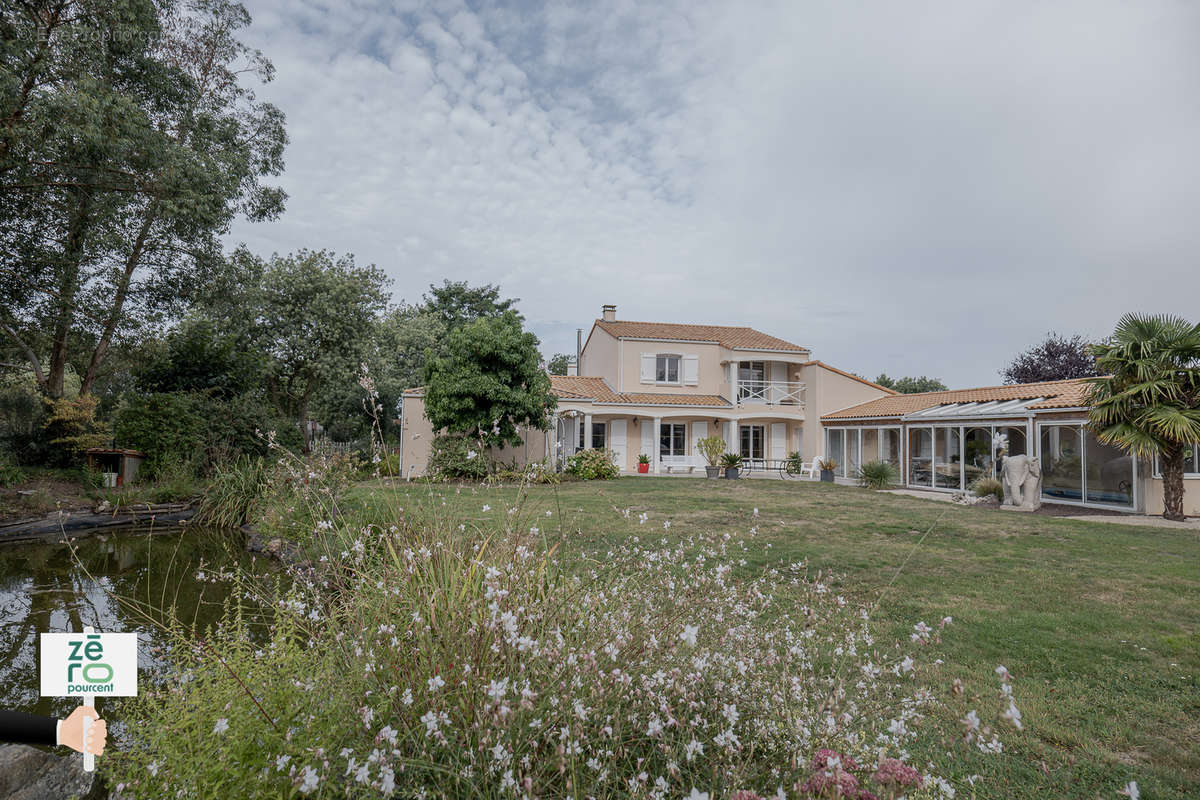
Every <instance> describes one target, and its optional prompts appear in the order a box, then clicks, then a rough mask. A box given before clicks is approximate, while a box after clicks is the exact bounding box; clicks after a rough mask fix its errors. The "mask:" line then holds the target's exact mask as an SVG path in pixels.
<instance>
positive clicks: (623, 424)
mask: <svg viewBox="0 0 1200 800" xmlns="http://www.w3.org/2000/svg"><path fill="white" fill-rule="evenodd" d="M709 436H720V437H721V439H722V440H723V441H724V442H725V451H726V452H733V453H739V454H741V455H742V457H743V458H744V459H746V460H747V461H748V462H749V463H750V464H751V465H752V466H754V467H757V468H758V469H759V470H762V469H763V468H764V467H765V466H766V464H767V463H768V462H769V461H771V460H782V459H785V458H787V457H788V454H789V453H791V452H795V451H798V450H799V449H800V443H801V441H802V437H803V421H802V420H797V419H794V418H788V417H781V416H779V415H777V414H776V415H772V414H769V413H767V414H760V415H744V414H738V413H735V412H734V411H733V410H732V409H705V410H703V411H701V410H700V409H697V408H694V407H693V408H686V407H674V408H667V407H662V408H653V409H647V408H609V407H604V406H603V405H602V404H594V405H593V404H588V405H583V406H582V407H569V406H567V407H561V408H560V412H559V414H558V416H557V420H556V424H555V445H554V451H555V460H556V464H557V465H559V466H560V468H562V467H565V465H566V462H567V460H568V459H569V458H570V457H571V456H572V455H574V454H575V453H576V452H578V451H579V450H583V449H597V450H598V449H604V450H608V451H609V452H611V453H612V457H613V461H614V463H615V464H616V465H617V467H618V469H620V470H621V472H622V473H627V474H638V457H639V456H641V455H645V456H647V457H648V458H649V461H650V463H649V468H648V469H647V474H651V475H662V474H674V473H684V474H700V475H703V474H704V467H705V466H706V465H707V462H706V461H705V459H704V456H703V455H701V454H700V450H699V447H698V442H699V441H700V440H701V439H704V438H706V437H709Z"/></svg>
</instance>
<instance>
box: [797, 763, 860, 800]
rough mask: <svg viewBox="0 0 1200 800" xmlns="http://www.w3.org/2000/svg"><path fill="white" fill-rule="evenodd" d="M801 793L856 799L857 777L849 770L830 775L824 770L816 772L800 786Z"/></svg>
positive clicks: (857, 794) (857, 791)
mask: <svg viewBox="0 0 1200 800" xmlns="http://www.w3.org/2000/svg"><path fill="white" fill-rule="evenodd" d="M800 791H801V793H803V794H804V795H805V796H812V797H839V798H842V797H844V798H850V799H851V800H858V798H859V797H860V794H859V788H858V778H856V777H854V776H853V775H851V774H850V773H849V772H840V771H839V772H838V773H837V774H836V775H830V774H828V773H826V772H825V771H824V770H821V771H819V772H816V773H814V774H813V776H812V777H811V778H809V779H808V780H807V781H805V782H804V785H803V786H801V787H800Z"/></svg>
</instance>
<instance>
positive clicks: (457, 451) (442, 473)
mask: <svg viewBox="0 0 1200 800" xmlns="http://www.w3.org/2000/svg"><path fill="white" fill-rule="evenodd" d="M426 471H427V472H428V473H429V475H430V476H431V477H434V478H440V479H442V480H464V479H465V480H476V481H480V480H483V479H484V478H486V477H487V474H488V472H489V469H488V456H487V452H486V451H485V450H484V448H483V447H482V446H481V445H480V444H479V441H478V440H477V439H473V438H471V437H469V436H465V435H463V434H460V433H442V434H438V435H437V436H435V437H434V439H433V445H432V447H431V448H430V452H429V466H428V468H427V470H426Z"/></svg>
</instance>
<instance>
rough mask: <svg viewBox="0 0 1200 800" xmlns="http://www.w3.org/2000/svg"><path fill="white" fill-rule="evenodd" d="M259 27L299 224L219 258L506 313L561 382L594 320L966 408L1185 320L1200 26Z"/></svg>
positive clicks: (274, 6)
mask: <svg viewBox="0 0 1200 800" xmlns="http://www.w3.org/2000/svg"><path fill="white" fill-rule="evenodd" d="M248 7H249V9H250V11H251V13H252V14H253V16H254V19H255V23H254V26H253V27H252V29H251V31H250V33H249V38H250V40H251V42H252V44H254V45H255V46H257V47H260V48H262V49H263V50H264V51H265V52H266V53H267V55H268V56H269V57H270V58H271V59H272V60H273V61H274V62H275V65H276V67H277V70H278V72H277V78H276V80H275V81H274V82H273V83H272V84H270V85H269V86H267V87H265V88H263V89H262V90H261V91H260V94H261V95H262V96H263V97H265V98H267V99H270V100H272V101H273V102H276V103H277V104H278V105H280V106H281V107H282V108H283V110H284V111H285V112H286V113H287V116H288V123H289V132H290V135H291V139H292V144H291V145H290V147H289V150H288V156H287V158H288V169H287V173H286V175H285V176H284V178H283V183H284V185H285V188H286V189H287V190H288V192H289V193H290V195H291V200H290V204H289V208H288V211H287V213H286V214H285V216H284V217H283V218H282V219H281V220H280V221H278V222H275V223H271V224H269V225H255V226H247V225H243V226H239V227H238V228H236V229H235V230H234V231H233V235H232V239H233V240H240V241H246V242H247V243H248V244H249V245H250V246H251V247H253V248H255V249H256V250H259V251H261V252H271V251H287V250H293V249H295V248H298V247H326V248H332V249H335V250H338V251H351V252H354V253H355V254H356V256H357V257H358V258H359V259H360V260H362V261H364V262H365V261H372V262H375V263H377V264H379V265H380V266H381V267H383V268H384V269H385V270H387V271H388V273H389V274H390V275H391V276H392V277H393V278H394V279H395V286H394V290H395V294H396V295H397V297H404V298H407V299H410V300H415V299H416V298H417V297H418V296H419V295H420V294H421V292H422V291H423V290H424V288H425V286H426V285H427V284H428V283H430V282H431V281H440V280H441V279H442V278H443V277H448V278H453V279H466V280H469V281H472V282H483V281H488V282H493V283H499V284H501V286H502V287H503V289H504V290H505V292H506V293H507V294H508V295H510V296H518V297H520V298H522V300H521V304H520V307H521V310H522V311H523V312H524V313H525V315H526V316H527V318H528V319H529V321H530V324H531V326H532V327H533V329H534V330H535V331H536V332H537V333H538V334H539V335H540V336H541V337H542V339H543V344H544V349H545V350H546V351H547V352H553V351H556V350H562V351H569V350H572V349H573V347H574V334H573V332H574V328H575V327H576V326H577V325H585V326H586V324H587V323H588V321H589V320H590V319H592V318H593V317H594V316H596V314H597V313H598V311H599V306H600V304H601V303H606V302H612V303H617V304H618V306H619V314H620V316H621V317H623V318H627V319H656V320H668V321H704V322H717V323H729V324H752V325H755V326H757V327H761V328H763V329H765V330H767V331H769V332H771V333H774V334H777V335H780V336H783V337H785V338H789V339H792V340H794V341H798V342H800V343H802V344H805V345H808V346H811V347H812V348H813V349H814V351H815V352H816V353H817V355H819V356H820V357H821V358H824V359H826V360H829V361H832V362H834V363H836V364H838V365H839V366H843V367H845V368H847V369H851V370H854V371H857V372H860V373H862V374H866V375H868V376H872V377H873V376H874V375H875V374H877V373H878V372H880V371H883V370H886V371H888V372H889V373H892V374H905V373H929V374H936V375H940V376H941V377H943V378H944V379H946V380H947V381H948V382H950V383H951V384H956V385H969V384H978V383H987V382H993V381H995V380H996V371H997V370H998V369H999V368H1000V367H1001V366H1002V365H1003V363H1004V362H1005V361H1006V360H1007V358H1008V357H1010V356H1011V355H1012V354H1013V353H1014V352H1015V351H1016V350H1018V349H1021V348H1023V347H1025V346H1027V345H1029V344H1031V343H1032V342H1034V341H1035V340H1037V339H1038V338H1039V337H1040V335H1041V334H1042V333H1044V332H1045V331H1046V330H1049V329H1051V328H1055V329H1058V330H1064V331H1080V332H1084V333H1087V334H1091V335H1101V334H1103V333H1105V332H1106V331H1107V330H1108V329H1109V328H1110V327H1111V325H1112V323H1113V322H1114V321H1115V318H1116V317H1117V316H1118V315H1119V314H1120V313H1122V312H1123V311H1126V310H1130V309H1143V310H1161V311H1174V312H1178V313H1184V314H1186V315H1190V316H1191V317H1192V318H1197V317H1200V308H1198V307H1197V306H1198V304H1197V302H1196V300H1195V298H1196V297H1197V296H1200V277H1198V276H1200V270H1198V269H1197V268H1196V264H1195V263H1194V254H1195V253H1196V252H1197V245H1200V226H1196V225H1195V224H1194V222H1193V220H1192V217H1193V215H1194V209H1195V208H1197V207H1198V206H1200V204H1198V202H1197V201H1198V200H1200V196H1198V194H1200V188H1198V187H1200V160H1198V158H1197V155H1196V148H1195V146H1194V144H1195V142H1196V141H1200V110H1198V109H1200V104H1198V103H1197V97H1200V69H1197V67H1200V64H1198V63H1197V62H1198V61H1200V46H1198V45H1200V41H1197V38H1198V32H1200V26H1198V25H1197V22H1200V19H1198V17H1200V6H1194V5H1192V4H1182V3H1174V2H1152V1H1151V2H1141V3H1136V4H1134V3H1126V2H1117V1H1115V0H1114V2H1075V3H1070V2H1067V3H1058V4H1053V5H1052V6H1050V5H1046V6H1045V7H1037V8H1023V7H1015V6H1013V4H1011V3H1002V2H987V3H984V2H970V3H952V2H938V3H932V2H929V3H922V2H911V3H904V4H894V3H884V2H876V3H854V4H850V3H845V2H805V3H785V2H778V3H775V2H762V3H749V4H743V3H720V4H717V3H706V2H655V3H639V2H617V3H608V2H606V3H597V4H591V5H582V4H581V5H571V6H558V5H554V6H550V5H547V6H530V5H526V4H513V5H508V4H503V3H502V4H493V3H487V4H482V3H476V4H472V3H461V2H457V0H447V1H446V2H435V3H431V4H418V3H408V4H404V3H368V2H350V3H336V4H335V3H328V2H326V3H317V2H311V0H286V1H285V0H251V1H250V2H249V3H248Z"/></svg>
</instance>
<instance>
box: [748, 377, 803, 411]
mask: <svg viewBox="0 0 1200 800" xmlns="http://www.w3.org/2000/svg"><path fill="white" fill-rule="evenodd" d="M737 401H738V405H741V404H743V403H765V404H767V405H769V406H802V405H804V384H803V383H797V382H795V381H738V382H737Z"/></svg>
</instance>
